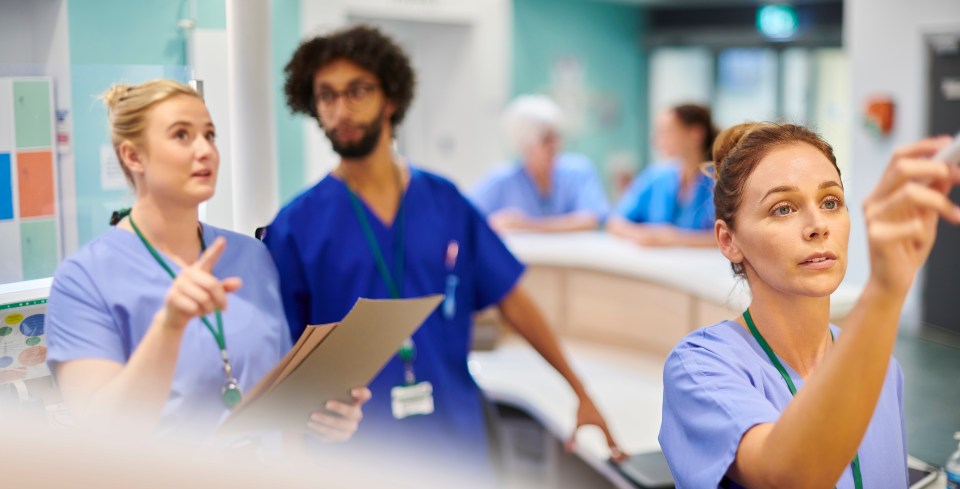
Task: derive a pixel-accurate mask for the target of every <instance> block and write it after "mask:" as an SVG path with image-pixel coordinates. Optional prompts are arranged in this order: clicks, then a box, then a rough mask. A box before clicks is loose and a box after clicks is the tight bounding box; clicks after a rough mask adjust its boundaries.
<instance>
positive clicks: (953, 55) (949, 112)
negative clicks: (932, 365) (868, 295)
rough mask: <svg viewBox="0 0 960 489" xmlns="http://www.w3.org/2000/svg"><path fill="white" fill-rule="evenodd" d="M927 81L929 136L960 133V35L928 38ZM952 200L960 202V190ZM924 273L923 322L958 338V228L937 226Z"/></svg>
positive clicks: (959, 244) (959, 249) (959, 248)
mask: <svg viewBox="0 0 960 489" xmlns="http://www.w3.org/2000/svg"><path fill="white" fill-rule="evenodd" d="M927 41H928V42H927V45H928V49H929V54H928V56H929V58H928V59H929V67H930V70H929V73H928V77H929V78H928V81H927V93H928V94H929V95H928V114H929V116H930V119H929V133H930V134H957V132H960V33H957V34H955V35H937V36H930V37H928V39H927ZM950 197H951V199H952V200H953V201H954V202H956V203H960V189H958V188H954V189H953V192H952V193H951V195H950ZM937 233H938V234H937V242H936V244H935V245H934V247H933V251H932V252H931V253H930V258H929V260H928V261H927V265H926V267H925V272H924V283H923V321H924V323H926V324H928V325H931V326H935V327H938V328H942V329H945V330H948V331H951V332H953V333H956V334H958V335H960V228H958V227H956V226H953V225H950V224H945V223H943V222H941V223H940V227H939V229H938V230H937Z"/></svg>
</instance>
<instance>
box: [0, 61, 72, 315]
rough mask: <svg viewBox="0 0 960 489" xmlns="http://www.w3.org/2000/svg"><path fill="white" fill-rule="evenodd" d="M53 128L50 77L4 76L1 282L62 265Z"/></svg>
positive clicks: (0, 95) (0, 103)
mask: <svg viewBox="0 0 960 489" xmlns="http://www.w3.org/2000/svg"><path fill="white" fill-rule="evenodd" d="M54 127H55V113H54V103H53V83H52V80H51V79H50V78H47V77H15V78H4V77H0V256H2V257H3V260H0V283H10V282H18V281H21V280H31V279H37V278H43V277H50V276H52V275H53V272H54V270H55V269H56V267H57V263H59V262H60V254H61V250H62V249H63V246H62V231H61V229H60V223H61V219H60V202H59V195H60V191H59V187H58V181H59V178H58V168H59V166H58V164H57V152H56V137H55V132H54ZM0 327H2V326H0Z"/></svg>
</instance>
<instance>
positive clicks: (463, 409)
mask: <svg viewBox="0 0 960 489" xmlns="http://www.w3.org/2000/svg"><path fill="white" fill-rule="evenodd" d="M410 173H411V177H410V183H409V186H408V188H407V191H406V194H405V195H404V202H403V209H405V212H406V224H405V232H404V237H403V239H404V240H405V242H404V249H405V252H404V255H405V257H404V259H405V262H404V267H403V270H404V276H403V286H402V292H401V293H402V296H403V297H419V296H424V295H429V294H438V293H444V291H445V284H446V279H447V275H448V273H449V271H448V270H447V266H446V260H445V257H446V253H447V248H448V246H449V244H450V242H451V241H456V242H457V243H458V245H459V250H460V251H459V255H458V258H457V261H456V264H455V266H454V269H453V271H452V272H453V273H455V274H456V275H457V276H458V278H459V285H458V286H457V289H456V306H457V307H456V313H455V315H454V317H453V318H451V319H446V318H445V317H444V316H443V314H442V313H441V310H440V308H438V310H437V311H434V313H433V314H431V315H430V317H429V318H428V319H427V321H426V322H425V323H424V325H423V326H422V327H421V328H420V329H419V330H418V331H417V332H416V333H415V334H414V336H413V339H414V342H415V344H416V359H415V361H414V368H415V370H416V375H417V380H418V381H423V380H426V381H430V382H431V383H432V384H433V394H434V402H435V412H434V413H433V414H431V415H428V416H415V417H412V418H406V419H403V420H396V419H394V418H393V416H392V414H391V406H390V389H391V388H393V387H394V386H397V385H401V384H402V383H403V362H402V361H400V359H399V358H398V357H397V356H394V358H393V359H391V360H390V361H389V362H388V363H387V365H386V366H385V367H384V369H383V371H382V372H381V373H380V374H379V375H378V376H377V377H376V378H375V379H374V381H373V382H372V383H371V384H370V390H371V391H372V392H373V399H372V400H371V401H370V402H369V403H367V404H366V405H365V406H364V419H363V422H362V423H361V425H360V429H359V430H358V432H357V434H356V435H355V436H354V438H353V440H351V441H350V442H349V443H348V444H347V445H348V446H349V445H354V446H364V445H367V444H372V445H373V446H375V447H376V448H378V449H384V450H390V448H389V447H391V446H396V447H397V448H398V449H403V450H404V451H407V450H417V449H422V450H427V451H430V452H434V453H439V454H443V456H444V457H446V458H451V457H453V458H457V459H462V460H464V461H469V462H468V463H469V464H470V465H473V466H476V465H477V464H479V465H480V466H489V462H488V460H489V459H488V457H487V435H486V430H485V421H484V417H483V408H482V398H481V394H480V390H479V388H478V387H477V385H476V384H475V383H474V381H473V378H472V377H471V376H470V373H469V372H468V370H467V354H468V352H469V349H470V340H471V332H472V327H473V321H472V316H473V313H474V312H475V311H478V310H480V309H483V308H485V307H487V306H489V305H492V304H496V303H498V302H500V301H501V300H502V299H503V297H504V296H505V295H506V294H507V293H508V292H510V291H511V290H512V289H513V288H514V286H515V285H516V283H517V280H518V279H519V278H520V275H521V274H522V272H523V265H522V264H521V263H520V262H519V261H517V259H516V258H515V257H514V256H513V255H512V254H511V253H510V251H509V250H507V248H506V246H505V245H504V244H503V242H502V241H501V240H500V238H499V237H497V235H496V234H495V233H494V232H493V231H492V230H491V229H490V227H489V226H488V225H487V222H486V220H485V219H484V218H483V217H482V216H481V215H480V213H479V212H478V211H477V210H476V209H475V208H474V207H473V205H471V204H470V203H469V202H468V200H467V199H466V198H465V197H464V196H463V195H462V194H461V193H460V192H459V190H457V188H456V186H454V184H453V183H451V182H450V181H448V180H446V179H444V178H442V177H440V176H437V175H435V174H432V173H430V172H427V171H424V170H420V169H417V168H414V167H411V169H410ZM364 212H365V213H366V215H367V219H368V220H369V221H370V224H371V227H372V229H373V233H374V235H375V236H376V239H377V240H378V242H379V244H380V248H381V250H383V255H384V259H385V260H386V262H387V265H388V266H389V268H390V269H391V270H395V267H394V252H393V249H394V248H393V240H394V234H395V231H396V230H395V229H394V227H395V226H392V225H391V226H389V227H388V226H385V225H384V224H383V222H382V221H380V220H379V218H377V217H376V215H375V214H374V213H373V212H372V211H371V210H370V209H369V208H368V207H366V206H364ZM395 222H396V221H395ZM264 241H265V243H266V244H267V248H268V249H269V250H270V253H271V255H273V259H274V260H275V262H276V264H277V268H278V269H279V272H280V290H281V295H282V298H283V305H284V309H285V310H286V314H287V320H288V323H289V325H290V330H291V333H292V337H293V338H294V341H295V340H296V338H298V337H299V336H300V334H302V332H303V330H304V327H305V325H307V324H323V323H331V322H336V321H339V320H341V319H342V318H343V317H344V316H345V315H346V314H347V312H348V311H349V310H350V308H351V306H353V304H354V302H356V300H357V298H359V297H367V298H389V297H390V294H389V292H388V289H387V286H386V284H385V283H384V280H383V279H382V277H381V276H380V274H379V273H378V271H377V268H376V264H375V261H374V258H373V255H372V254H371V251H370V246H369V244H368V243H367V241H366V239H365V238H364V235H363V231H362V228H361V226H360V223H359V221H358V219H357V216H356V214H355V213H354V210H353V208H352V206H351V203H350V200H349V196H348V190H347V187H346V186H345V185H344V184H343V182H341V181H340V180H338V179H336V178H333V177H331V176H329V175H328V176H327V177H325V178H324V179H323V180H321V181H320V182H319V183H317V184H316V185H315V186H313V187H312V188H310V189H308V190H306V191H305V192H304V193H302V194H300V195H299V196H297V197H296V198H295V199H293V201H291V202H290V203H289V204H288V205H286V206H285V207H284V208H283V210H281V211H280V213H279V214H278V215H277V217H276V219H275V220H274V222H273V223H272V224H271V225H270V226H269V227H268V229H267V232H266V236H265V238H264ZM345 448H346V447H345ZM485 461H487V462H485Z"/></svg>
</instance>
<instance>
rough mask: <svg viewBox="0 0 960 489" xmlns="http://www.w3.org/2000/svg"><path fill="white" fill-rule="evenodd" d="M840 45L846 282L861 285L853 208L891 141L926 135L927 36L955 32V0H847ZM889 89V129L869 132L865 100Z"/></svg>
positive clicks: (958, 6)
mask: <svg viewBox="0 0 960 489" xmlns="http://www.w3.org/2000/svg"><path fill="white" fill-rule="evenodd" d="M843 32H844V47H845V49H846V50H847V54H848V56H849V61H850V68H851V73H852V90H851V95H852V96H851V100H850V103H851V104H852V106H853V108H854V111H855V112H854V113H855V114H857V115H856V116H855V120H854V122H853V130H852V147H851V148H850V155H851V158H852V164H851V175H850V179H849V182H850V187H851V188H850V192H849V197H848V201H849V203H850V210H851V215H852V217H853V219H852V221H853V229H852V231H851V236H850V268H849V270H848V271H847V282H849V283H853V284H862V283H864V282H865V281H866V279H867V276H868V273H869V263H868V254H867V244H866V238H865V231H864V227H863V216H862V213H861V209H860V205H861V203H862V201H863V199H864V198H865V197H866V195H867V194H868V193H869V192H870V190H871V189H872V188H873V186H874V185H875V184H876V182H877V181H878V180H879V178H880V175H881V174H882V172H883V169H884V167H885V166H886V163H887V161H888V160H889V158H890V154H891V153H892V151H893V149H894V148H895V147H896V146H899V145H902V144H906V143H909V142H912V141H915V140H917V139H920V138H921V137H923V136H925V135H926V130H927V128H926V126H927V110H926V104H927V101H926V100H927V93H926V84H925V80H926V73H927V66H926V63H927V53H926V50H925V44H924V35H925V34H927V33H937V32H940V33H944V32H960V1H958V0H882V1H878V0H847V1H846V3H845V4H844V26H843ZM873 94H888V95H890V96H892V97H893V100H894V101H895V103H896V115H895V117H896V122H895V126H894V130H893V133H892V134H891V135H890V136H889V137H888V138H885V139H877V138H875V137H873V136H871V135H870V134H869V133H868V132H867V131H866V130H865V129H864V128H863V126H862V124H861V119H860V118H861V117H862V112H863V104H864V100H865V99H866V98H867V97H868V96H870V95H873ZM919 283H920V280H919V279H918V280H917V282H916V283H915V286H914V290H913V292H912V293H911V298H910V301H909V303H908V307H907V309H906V311H905V313H906V315H907V317H908V318H910V319H913V320H912V321H906V322H905V323H907V324H915V323H917V322H918V321H917V320H918V319H919V316H918V315H919V297H918V291H919V287H917V284H919Z"/></svg>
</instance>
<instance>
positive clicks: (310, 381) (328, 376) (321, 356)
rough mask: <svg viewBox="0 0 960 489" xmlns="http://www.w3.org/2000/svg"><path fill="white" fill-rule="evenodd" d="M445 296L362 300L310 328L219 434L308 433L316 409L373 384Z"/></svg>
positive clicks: (221, 427) (234, 410)
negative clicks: (333, 318)
mask: <svg viewBox="0 0 960 489" xmlns="http://www.w3.org/2000/svg"><path fill="white" fill-rule="evenodd" d="M441 300H443V295H440V294H438V295H431V296H427V297H421V298H417V299H377V300H373V299H363V298H360V299H358V300H357V302H356V303H355V304H354V305H353V308H352V309H351V310H350V312H349V313H347V315H346V317H344V318H343V320H342V321H340V322H339V323H332V324H324V325H319V326H307V328H306V330H305V331H304V333H303V334H302V335H301V336H300V339H299V340H297V343H296V344H295V345H294V346H293V348H291V349H290V351H289V352H287V354H286V355H285V356H284V357H283V359H282V360H280V362H279V363H278V364H277V365H276V366H274V368H273V369H272V370H271V371H270V372H269V373H267V375H265V376H264V377H263V378H262V379H261V380H260V382H258V383H257V385H256V386H254V387H253V389H251V390H250V392H249V393H247V394H246V395H245V396H244V398H243V400H242V401H241V402H240V404H238V405H237V406H236V407H235V408H234V409H233V411H231V413H230V415H229V416H228V417H227V418H226V419H225V420H224V422H223V423H222V424H221V425H220V427H219V428H218V429H217V434H218V435H224V436H230V435H237V434H243V433H247V432H251V431H279V430H289V431H301V432H306V431H307V421H308V420H309V418H310V414H311V413H313V412H315V411H318V410H320V409H322V408H323V405H324V403H326V402H327V401H329V400H339V401H344V402H350V401H351V399H352V397H351V396H350V390H351V389H353V388H354V387H357V386H361V385H367V384H369V383H370V381H371V380H373V378H374V377H375V376H376V375H377V374H378V373H379V372H380V370H381V369H383V366H384V365H385V364H386V363H387V361H389V360H390V358H392V357H393V355H394V354H395V353H396V352H397V350H398V349H399V348H400V345H401V344H402V343H403V341H404V340H406V339H407V338H409V337H410V336H412V335H413V333H414V331H416V330H417V328H419V327H420V325H421V324H423V322H424V321H425V320H426V319H427V317H428V316H429V315H430V313H432V312H433V311H434V310H435V309H436V308H437V306H438V305H439V304H440V301H441Z"/></svg>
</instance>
